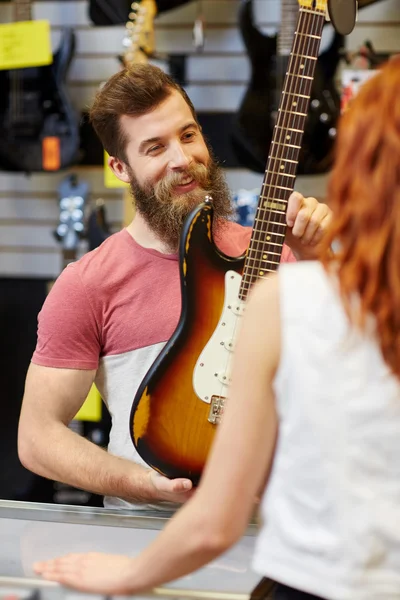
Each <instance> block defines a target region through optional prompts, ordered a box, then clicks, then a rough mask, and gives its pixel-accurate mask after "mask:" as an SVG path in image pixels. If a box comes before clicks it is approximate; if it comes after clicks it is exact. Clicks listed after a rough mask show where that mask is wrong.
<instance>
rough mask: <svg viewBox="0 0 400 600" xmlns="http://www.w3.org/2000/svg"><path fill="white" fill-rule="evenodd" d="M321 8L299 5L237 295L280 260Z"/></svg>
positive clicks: (321, 22) (244, 293) (242, 294)
mask: <svg viewBox="0 0 400 600" xmlns="http://www.w3.org/2000/svg"><path fill="white" fill-rule="evenodd" d="M324 21H325V13H324V12H322V11H321V10H318V9H304V8H300V11H299V15H298V21H297V27H296V32H295V35H294V40H293V44H292V51H291V54H290V57H289V63H288V69H287V73H286V76H285V81H284V84H283V90H282V94H281V99H280V104H279V110H278V116H277V119H276V124H275V127H274V132H273V137H272V141H271V146H270V152H269V156H268V161H267V167H266V170H265V175H264V181H263V185H262V188H261V194H260V198H259V202H258V207H257V211H256V215H255V221H254V227H253V232H252V237H251V242H250V245H249V249H248V252H247V257H246V261H245V266H244V271H243V277H242V283H241V288H240V293H239V296H240V298H241V299H242V300H245V299H246V297H247V294H248V291H249V289H250V287H251V285H252V284H253V283H254V282H255V281H256V280H257V279H259V278H262V277H264V276H265V275H267V274H268V272H272V271H275V270H276V269H277V268H278V266H279V263H280V258H281V255H282V248H283V244H284V241H285V233H286V210H287V203H288V200H289V196H290V194H291V193H292V192H293V189H294V183H295V180H296V171H297V165H298V161H299V154H300V149H301V142H302V138H303V132H304V125H305V120H306V117H307V111H308V105H309V101H310V94H311V87H312V82H313V77H314V72H315V65H316V62H317V58H318V53H319V47H320V43H321V35H322V29H323V26H324Z"/></svg>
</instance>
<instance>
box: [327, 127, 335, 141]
mask: <svg viewBox="0 0 400 600" xmlns="http://www.w3.org/2000/svg"><path fill="white" fill-rule="evenodd" d="M328 135H329V137H330V138H332V139H333V138H335V137H336V127H331V128H330V130H329V131H328Z"/></svg>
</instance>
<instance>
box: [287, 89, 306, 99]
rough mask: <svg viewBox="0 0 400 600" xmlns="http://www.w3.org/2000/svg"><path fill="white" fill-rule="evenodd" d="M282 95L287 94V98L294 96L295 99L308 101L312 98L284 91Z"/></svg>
mask: <svg viewBox="0 0 400 600" xmlns="http://www.w3.org/2000/svg"><path fill="white" fill-rule="evenodd" d="M282 94H285V95H286V96H293V98H306V100H308V99H309V98H310V96H306V95H305V94H294V93H293V92H285V91H282Z"/></svg>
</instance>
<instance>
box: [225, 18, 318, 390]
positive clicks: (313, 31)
mask: <svg viewBox="0 0 400 600" xmlns="http://www.w3.org/2000/svg"><path fill="white" fill-rule="evenodd" d="M320 20H321V14H320V13H319V12H318V13H310V12H308V11H307V12H305V11H299V16H298V24H297V27H296V32H295V37H294V40H293V44H292V50H291V55H290V56H289V61H288V66H287V70H288V73H296V72H298V70H299V66H300V65H299V64H298V63H299V62H300V61H302V60H310V59H304V58H303V56H316V57H317V55H318V49H319V44H320V36H319V39H314V38H308V41H307V42H306V44H303V48H301V37H300V36H299V35H297V32H304V31H307V32H308V33H309V34H310V35H318V34H319V33H321V34H322V27H323V21H322V24H321V23H320ZM319 29H320V30H321V31H320V32H319ZM298 46H300V50H304V53H303V51H301V52H300V51H299V48H298ZM313 46H316V47H314V48H313ZM296 50H297V52H296ZM312 50H313V51H312ZM293 55H294V56H293ZM301 55H303V56H301ZM304 64H305V63H304ZM311 65H312V63H311ZM314 68H315V66H314ZM304 71H305V72H307V73H308V75H307V76H309V73H310V71H309V70H308V69H306V68H304ZM311 71H313V69H312V67H311ZM293 79H294V78H293V76H290V75H289V76H287V77H285V85H284V86H283V90H282V92H286V96H287V97H286V96H285V101H283V100H281V101H280V108H281V109H285V107H286V108H287V104H288V103H289V102H290V101H291V98H292V99H293V98H294V96H298V94H304V95H306V92H307V91H309V93H310V94H311V86H312V81H310V82H309V80H306V79H304V78H302V77H298V78H295V79H294V85H293V86H292V87H293V89H292V91H291V92H289V93H288V89H287V88H288V87H289V88H290V87H291V86H290V84H291V83H292V82H293ZM308 82H309V84H308ZM296 87H297V88H298V89H295V88H296ZM303 100H306V99H305V98H304V99H303ZM300 104H302V105H303V104H308V100H306V102H302V103H300ZM299 112H300V109H299ZM301 112H303V110H301ZM303 119H304V121H305V119H306V117H301V116H300V115H293V114H291V112H290V111H289V112H287V113H286V112H285V113H283V115H282V114H281V116H280V118H279V115H278V119H277V123H278V121H279V122H281V129H280V130H279V131H278V133H277V134H276V133H275V136H276V141H277V142H278V143H279V144H281V143H282V142H283V141H284V138H285V136H286V135H287V133H288V125H289V124H290V125H291V126H292V128H294V129H301V124H303V126H304V121H303ZM275 136H273V138H274V137H275ZM298 137H301V136H299V135H298V133H296V134H295V135H294V136H293V138H295V140H296V142H298ZM296 145H300V144H298V143H297V144H296ZM282 148H283V149H285V146H280V145H279V146H278V152H277V153H276V154H277V156H275V152H273V151H272V150H270V156H269V157H268V161H267V169H268V167H269V166H270V167H271V168H272V167H273V166H275V163H276V162H279V161H280V162H282V160H283V157H282V156H278V155H279V153H283V150H282ZM285 150H286V154H287V156H286V157H287V158H288V157H290V158H289V160H295V159H296V156H298V154H299V150H298V149H295V148H286V149H285ZM296 162H297V161H296ZM290 164H293V163H290ZM295 166H296V165H295ZM274 171H275V169H274ZM291 171H292V170H289V172H290V173H291V174H292V172H291ZM267 175H269V176H270V183H269V184H268V185H267V178H266V176H267ZM266 176H265V177H264V182H263V185H262V191H261V195H262V197H263V198H269V197H270V195H269V194H270V190H271V189H273V188H274V186H276V185H277V181H278V180H279V178H280V177H281V175H280V174H278V173H276V172H272V173H268V172H266ZM293 187H294V186H293ZM266 188H267V189H268V188H269V189H268V195H267V196H266V195H265V189H266ZM281 191H282V192H283V190H279V192H278V189H277V188H275V194H274V195H273V199H274V200H278V201H279V202H285V203H286V204H287V200H288V196H287V197H286V199H285V195H284V197H283V198H281ZM289 195H290V193H289ZM271 197H272V196H271ZM260 206H261V203H259V207H258V210H257V213H256V217H257V214H258V213H259V212H261V211H262V212H263V213H265V212H266V211H267V210H268V209H266V208H261V209H260ZM285 214H286V212H285V213H284V215H283V218H284V219H285ZM263 224H266V225H267V231H266V232H267V233H271V234H272V235H273V234H274V233H275V234H276V233H277V232H276V231H275V226H274V225H272V223H271V211H268V220H267V221H265V222H263ZM271 225H272V231H270V228H271ZM279 227H282V224H280V225H279ZM266 232H265V231H263V230H261V231H259V234H260V239H258V240H256V242H255V243H256V245H257V250H256V251H257V253H259V252H260V250H259V248H258V246H259V244H260V243H261V244H262V247H264V246H265V240H263V239H261V238H262V236H263V234H264V235H265V233H266ZM275 237H277V236H276V235H275ZM267 254H268V252H267ZM268 262H271V261H266V263H268ZM271 266H272V265H271ZM249 270H250V272H251V281H254V280H255V279H256V278H257V277H255V271H256V270H257V271H258V270H259V269H255V268H254V267H249ZM265 270H267V269H265ZM273 270H275V269H273ZM242 285H243V281H242V283H241V287H242ZM238 323H239V319H238V318H236V320H235V323H234V327H233V336H232V340H230V341H231V342H232V343H234V339H235V337H236V333H237V328H238ZM232 358H233V356H232V352H230V353H229V354H228V355H227V359H226V369H225V371H224V372H225V376H226V377H228V378H229V375H230V373H229V369H230V366H231V362H232ZM224 387H225V385H224V384H223V383H222V382H221V383H220V386H219V396H222V397H223V395H224V393H225V392H224Z"/></svg>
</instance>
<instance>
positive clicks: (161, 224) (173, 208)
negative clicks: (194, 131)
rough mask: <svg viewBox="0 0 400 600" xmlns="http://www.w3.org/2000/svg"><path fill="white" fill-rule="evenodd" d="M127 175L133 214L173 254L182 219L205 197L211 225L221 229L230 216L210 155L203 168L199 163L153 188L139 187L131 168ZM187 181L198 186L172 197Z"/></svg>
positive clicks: (225, 190) (223, 187)
mask: <svg viewBox="0 0 400 600" xmlns="http://www.w3.org/2000/svg"><path fill="white" fill-rule="evenodd" d="M129 174H130V177H131V181H130V187H131V192H132V195H133V197H134V202H135V207H136V210H137V211H138V212H139V213H140V214H141V215H142V217H143V218H144V219H145V221H146V222H147V224H148V225H149V227H150V228H151V229H152V231H154V233H155V234H156V235H157V237H158V238H159V239H160V240H161V241H162V242H164V243H165V244H166V246H167V247H168V248H169V249H170V250H171V251H173V252H175V251H176V250H177V248H178V245H179V239H180V235H181V231H182V226H183V223H184V221H185V219H186V217H187V216H188V214H189V213H190V212H191V211H192V209H193V208H194V207H195V206H198V204H200V203H201V202H203V201H204V199H205V196H206V195H207V194H209V195H211V196H212V201H213V202H212V205H213V208H214V216H215V217H216V219H215V221H214V223H218V224H219V225H222V222H223V220H226V219H227V218H228V217H230V216H232V214H233V208H232V203H231V195H230V191H229V188H228V185H227V183H226V180H225V176H224V173H223V171H222V169H221V167H220V166H219V165H218V164H217V162H216V161H215V159H214V158H213V157H212V156H211V155H210V160H209V164H208V166H207V167H206V166H204V165H203V164H201V163H194V164H192V165H190V166H189V167H188V168H187V169H186V170H185V171H182V172H175V173H170V174H168V175H166V176H165V177H164V178H163V179H161V180H160V181H158V182H157V183H156V184H155V185H151V184H146V183H145V184H144V186H143V187H141V186H140V185H139V183H138V181H137V179H136V177H135V175H134V173H133V171H132V169H131V168H129ZM188 178H190V179H194V180H195V181H196V182H197V184H198V186H197V187H196V188H195V189H194V190H193V191H191V192H188V193H186V194H180V195H176V193H174V188H175V186H177V185H179V184H180V183H181V182H182V181H184V180H187V179H188Z"/></svg>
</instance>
